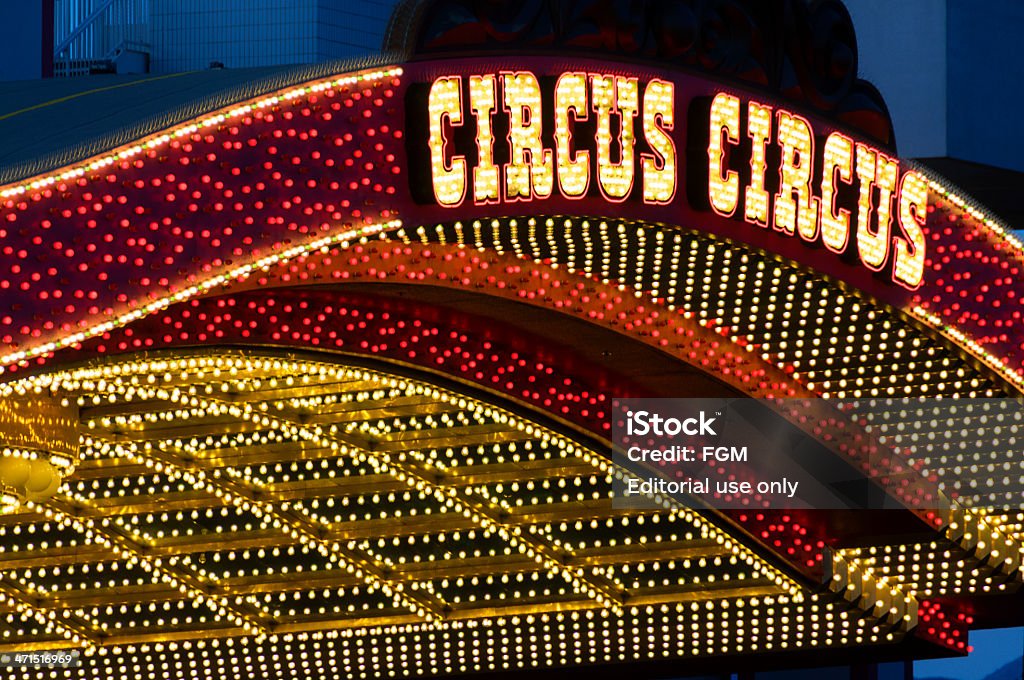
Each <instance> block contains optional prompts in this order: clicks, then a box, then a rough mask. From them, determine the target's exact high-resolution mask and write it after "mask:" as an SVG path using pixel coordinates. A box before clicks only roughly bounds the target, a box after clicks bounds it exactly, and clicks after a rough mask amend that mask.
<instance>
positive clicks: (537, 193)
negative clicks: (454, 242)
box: [427, 71, 676, 207]
mask: <svg viewBox="0 0 1024 680" xmlns="http://www.w3.org/2000/svg"><path fill="white" fill-rule="evenodd" d="M466 80H467V83H466V84H465V85H464V84H463V78H462V77H461V76H450V77H446V78H438V79H437V80H435V81H434V83H433V85H431V87H430V94H429V97H428V104H427V105H428V109H429V114H430V139H429V144H430V167H431V176H432V178H433V187H434V198H435V199H436V200H437V203H438V204H440V205H442V206H446V207H455V206H459V205H461V204H462V202H463V201H464V200H465V199H466V196H467V194H469V195H470V196H471V197H472V199H473V202H474V203H477V204H485V203H496V202H498V201H514V200H529V199H534V198H547V197H549V196H551V194H552V192H553V191H554V190H555V185H556V184H557V187H558V191H559V193H560V194H561V195H562V196H564V197H566V198H581V197H583V196H584V195H586V193H587V190H588V188H589V187H590V184H591V180H592V165H593V164H594V163H592V162H591V155H592V154H593V155H594V156H595V158H594V162H596V166H597V167H596V173H593V174H596V179H597V186H598V188H599V190H600V192H601V195H602V196H604V198H605V199H606V200H608V201H613V202H619V201H623V200H625V199H626V197H627V196H629V195H630V193H631V192H632V191H633V186H634V183H635V182H636V178H637V175H638V174H639V176H640V180H641V186H642V187H643V189H642V194H643V200H644V201H645V202H648V203H668V202H670V201H671V200H672V198H673V197H674V196H675V189H676V150H675V144H674V143H673V141H672V138H671V137H669V135H668V134H667V131H670V130H672V127H673V120H674V112H673V105H674V101H675V97H674V86H673V85H672V83H668V82H665V81H662V80H652V81H650V82H648V83H646V84H645V86H644V88H643V91H642V92H641V88H640V83H639V80H638V79H637V78H624V77H621V76H614V75H604V74H599V73H584V72H571V73H563V74H562V75H561V77H559V78H558V80H557V82H556V83H555V85H554V129H555V136H554V138H555V145H554V147H555V148H554V149H551V148H546V147H545V145H544V142H543V140H542V133H543V131H544V124H543V117H542V98H541V87H540V82H539V81H538V80H537V76H535V75H534V74H532V73H530V72H528V71H518V72H507V73H499V74H487V75H473V76H469V78H467V79H466ZM464 89H465V90H467V91H468V104H469V105H468V109H469V111H470V112H472V115H473V117H474V119H475V124H476V150H477V154H476V158H477V160H476V163H475V164H474V166H473V168H472V173H470V172H469V168H468V167H467V163H466V158H465V156H464V155H457V154H455V155H453V154H450V153H448V152H446V145H447V144H448V142H449V139H448V137H447V135H446V133H445V128H446V124H448V125H451V126H460V125H462V124H463V119H464V116H465V107H464V104H463V90H464ZM499 106H500V107H501V108H502V109H503V111H504V112H505V114H506V116H507V129H508V132H507V136H506V138H505V140H504V141H505V143H506V144H507V157H508V162H506V163H504V164H502V165H500V166H499V165H498V164H497V162H496V161H495V154H494V145H495V134H494V128H493V118H494V116H495V112H496V111H497V110H498V107H499ZM638 115H639V116H640V119H641V120H640V134H641V135H642V136H643V139H644V140H646V141H647V143H648V145H649V146H650V149H651V151H650V152H648V153H640V154H639V160H640V172H639V173H637V169H636V158H637V154H636V150H635V143H636V135H637V130H636V128H637V123H636V121H635V119H636V118H637V116H638ZM591 117H593V124H594V125H595V126H596V132H595V134H594V135H593V140H594V142H595V143H594V144H592V145H591V148H589V149H587V150H583V149H581V148H579V147H580V146H581V142H583V141H584V140H583V139H582V138H581V136H580V135H574V129H575V128H576V127H577V126H578V125H579V124H580V123H581V122H582V121H587V120H589V119H590V118H591ZM613 119H614V120H615V124H616V125H615V127H616V128H617V130H616V132H613V124H612V123H613ZM613 137H615V147H616V151H617V153H616V154H615V155H616V157H615V158H613V152H612V140H613ZM594 147H596V148H594Z"/></svg>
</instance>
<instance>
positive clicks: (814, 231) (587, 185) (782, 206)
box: [410, 70, 928, 289]
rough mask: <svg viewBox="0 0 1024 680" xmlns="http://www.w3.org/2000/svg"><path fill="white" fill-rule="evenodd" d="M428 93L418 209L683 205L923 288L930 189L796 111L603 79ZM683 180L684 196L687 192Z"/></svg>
mask: <svg viewBox="0 0 1024 680" xmlns="http://www.w3.org/2000/svg"><path fill="white" fill-rule="evenodd" d="M425 89H426V92H425V101H424V102H423V103H422V104H420V105H419V106H418V107H416V106H414V107H412V109H411V110H416V111H419V112H420V113H419V115H421V116H422V115H423V113H422V112H423V109H424V107H425V109H426V116H425V117H426V123H425V124H423V123H422V122H421V123H420V125H421V127H422V128H424V129H423V134H422V135H421V136H420V141H419V142H417V143H416V144H415V145H414V146H415V148H414V149H413V151H412V152H411V153H410V156H411V157H414V156H416V155H417V153H418V154H420V156H421V157H422V161H423V162H424V163H426V164H429V168H430V170H429V172H430V184H429V189H427V190H426V191H427V192H429V193H426V195H424V189H423V187H422V186H420V187H414V194H416V193H417V191H419V194H418V196H419V199H420V200H421V202H422V201H425V202H429V203H433V204H435V205H438V206H440V207H441V208H457V207H460V206H464V205H474V206H486V205H494V204H509V203H515V202H519V201H540V200H545V199H554V200H582V199H592V200H599V201H602V202H604V203H613V204H617V203H623V202H627V201H629V202H633V203H635V204H638V205H644V206H673V207H677V206H674V204H675V203H676V202H677V200H678V201H685V203H686V205H685V206H684V207H686V208H688V209H690V210H696V211H705V212H708V213H711V212H713V213H715V214H717V215H719V216H721V217H723V218H728V219H731V220H736V221H742V222H744V223H746V224H749V225H751V226H753V227H756V228H761V229H770V230H772V232H773V233H777V234H778V235H780V236H789V237H794V238H798V239H800V240H801V241H803V242H805V243H806V244H808V245H809V246H812V247H822V248H825V249H827V250H829V251H831V252H832V253H836V254H837V255H839V256H841V257H843V258H846V259H848V260H850V261H857V262H859V263H860V264H861V265H863V266H864V267H866V268H868V269H870V270H871V271H873V272H883V271H884V273H885V275H886V277H887V278H889V279H891V280H892V281H894V282H896V283H898V284H900V285H902V286H904V287H906V288H909V289H915V288H917V287H918V286H920V284H921V281H922V278H923V276H924V263H925V246H926V244H925V237H924V230H923V227H924V223H925V215H926V211H927V194H928V191H927V184H926V183H925V180H924V179H923V178H922V177H921V176H920V175H918V174H917V173H915V172H904V173H902V174H901V172H900V165H899V161H898V160H897V159H896V158H894V157H891V156H890V155H887V154H886V153H883V152H882V151H880V150H879V149H876V148H874V147H872V146H870V145H868V144H865V143H862V142H859V141H855V140H854V139H853V138H851V137H849V136H847V135H845V134H843V133H842V132H831V133H830V134H828V135H827V137H825V138H824V139H821V138H819V137H816V135H815V130H814V127H813V125H812V124H811V122H810V121H808V120H807V119H806V118H804V117H802V116H800V115H798V114H796V113H793V112H790V111H787V110H785V109H783V108H777V107H773V106H772V105H769V104H766V103H761V102H758V101H755V100H753V99H750V100H747V101H743V100H741V98H740V97H739V96H736V95H734V94H728V93H718V94H715V95H713V96H708V95H707V94H705V93H695V94H690V93H688V92H685V91H682V89H680V91H677V87H676V84H675V83H673V82H670V81H668V80H664V79H659V78H650V79H642V78H639V77H630V76H623V75H618V74H607V73H603V72H594V71H576V70H574V71H567V72H562V73H559V74H557V75H554V76H545V77H541V78H538V76H536V75H535V74H534V73H533V72H531V71H525V70H508V71H498V72H495V73H474V74H468V75H448V76H443V77H439V78H436V79H434V80H433V81H432V82H430V83H429V84H428V85H426V87H425ZM683 89H685V88H683ZM680 100H681V101H680ZM677 111H679V112H682V111H685V112H686V115H685V118H686V120H685V121H683V120H678V121H677ZM683 122H685V123H686V125H685V126H684V125H679V124H677V123H683ZM684 131H685V134H684ZM680 158H685V159H686V161H685V162H683V163H681V162H680V161H679V159H680ZM412 162H413V165H416V163H415V159H414V158H413V159H412ZM683 176H685V177H686V181H685V183H686V187H687V190H686V191H684V192H677V187H678V185H679V183H680V178H681V177H683ZM413 179H414V181H415V177H414V178H413ZM678 195H683V196H685V199H677V196H678Z"/></svg>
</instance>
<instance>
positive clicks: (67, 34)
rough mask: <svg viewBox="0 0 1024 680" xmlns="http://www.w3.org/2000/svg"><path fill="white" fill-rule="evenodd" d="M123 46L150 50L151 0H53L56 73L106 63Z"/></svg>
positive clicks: (76, 71)
mask: <svg viewBox="0 0 1024 680" xmlns="http://www.w3.org/2000/svg"><path fill="white" fill-rule="evenodd" d="M126 46H130V47H127V49H131V50H133V51H142V52H145V53H147V54H148V53H149V49H150V0H55V2H54V50H53V61H54V73H55V75H58V76H70V75H80V74H84V73H90V72H92V71H94V70H97V69H103V68H105V67H108V66H109V64H110V63H111V62H112V60H114V59H115V58H116V57H117V56H118V55H119V54H120V52H121V51H123V50H124V49H126Z"/></svg>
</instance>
